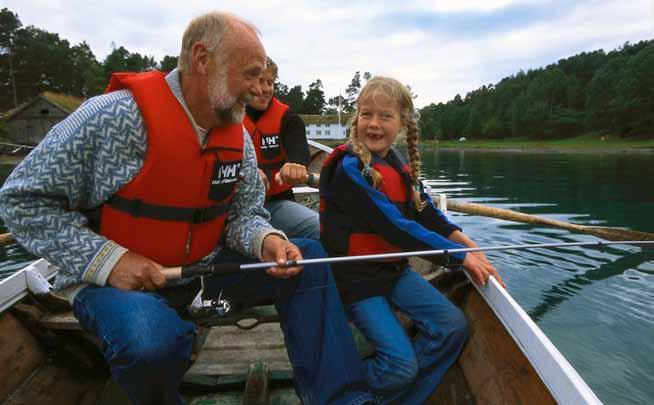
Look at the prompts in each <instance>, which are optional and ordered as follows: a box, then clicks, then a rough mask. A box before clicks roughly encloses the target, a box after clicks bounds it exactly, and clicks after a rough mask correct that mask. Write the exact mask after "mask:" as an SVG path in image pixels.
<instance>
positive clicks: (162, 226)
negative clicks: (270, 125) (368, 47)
mask: <svg viewBox="0 0 654 405" xmlns="http://www.w3.org/2000/svg"><path fill="white" fill-rule="evenodd" d="M265 63H266V54H265V51H264V48H263V46H262V44H261V42H260V39H259V37H258V34H257V31H256V28H254V27H253V26H252V25H251V24H249V23H247V22H246V21H244V20H242V19H240V18H238V17H236V16H233V15H230V14H226V13H220V12H213V13H209V14H206V15H203V16H200V17H198V18H196V19H195V20H193V21H192V22H191V23H190V25H189V26H188V28H187V29H186V32H185V33H184V37H183V40H182V50H181V54H180V59H179V66H178V69H176V70H173V71H172V72H170V73H169V74H168V75H164V74H162V73H160V72H147V73H139V74H116V75H114V76H113V77H112V78H111V82H110V84H109V87H108V90H107V93H106V94H104V95H101V96H98V97H94V98H92V99H90V100H88V101H87V102H86V103H84V104H83V105H82V106H81V107H80V108H79V109H78V110H77V111H75V112H74V113H73V114H71V115H70V116H69V117H68V118H67V119H66V120H64V121H63V122H62V123H60V124H59V125H57V126H56V127H54V128H53V129H52V130H51V131H50V133H49V134H48V135H47V136H46V138H45V140H44V141H43V142H42V143H41V144H40V145H39V146H38V147H37V148H36V149H35V150H34V151H33V152H32V153H31V154H30V155H29V156H28V157H27V158H26V159H25V160H24V161H23V162H22V163H21V164H20V165H18V166H17V167H16V169H15V170H14V172H13V173H12V174H11V176H10V177H9V178H8V180H7V181H6V183H5V185H4V187H3V188H2V190H1V191H0V215H1V216H2V218H3V219H4V221H5V223H6V224H7V226H8V227H9V228H10V229H11V231H12V232H13V233H14V235H15V236H16V239H17V240H18V241H19V242H20V243H21V244H22V245H23V246H24V247H26V248H27V249H28V250H29V251H31V252H32V253H34V254H36V255H39V256H42V257H44V258H46V259H47V260H48V261H50V262H51V263H53V264H55V265H57V266H58V267H59V269H60V272H59V275H58V277H57V280H56V283H55V288H56V290H58V291H59V292H60V293H62V294H64V295H66V296H67V297H68V298H69V300H70V302H71V304H72V306H73V311H74V313H75V316H76V317H77V318H78V319H79V321H80V323H81V324H82V326H83V327H84V328H85V329H86V330H88V331H89V332H91V333H93V334H95V335H96V336H97V337H98V338H99V339H100V340H101V342H102V346H103V350H104V355H105V358H106V360H107V362H108V364H109V366H110V368H111V373H112V377H113V379H114V380H115V381H116V382H117V383H118V385H119V386H120V387H122V389H124V390H125V392H126V393H127V395H128V396H129V398H130V400H131V402H132V403H134V404H180V403H183V400H182V398H181V396H180V395H179V392H178V387H179V384H180V381H181V378H182V376H183V374H184V372H185V371H186V369H187V368H188V367H189V365H190V355H191V347H192V342H193V339H194V335H195V330H196V328H195V325H194V324H193V323H191V322H188V321H186V320H183V319H182V318H181V317H180V316H179V314H178V312H177V311H176V310H177V309H179V308H183V307H184V305H187V304H188V303H189V302H188V301H190V298H192V297H193V296H195V295H196V294H197V293H198V291H199V285H198V284H199V283H197V282H196V281H193V282H186V283H178V284H172V283H170V282H167V281H166V279H165V277H164V276H163V274H162V271H161V270H162V269H163V268H164V267H168V266H182V265H189V264H193V263H204V264H208V263H212V262H214V263H215V262H221V261H225V260H232V261H233V260H237V261H241V262H243V261H248V260H250V261H251V260H256V259H258V260H262V261H275V262H277V263H282V262H284V261H286V260H289V259H301V258H302V257H316V256H320V255H324V252H323V250H322V248H321V247H320V245H319V244H318V243H317V242H314V241H307V240H297V241H294V242H295V243H292V242H290V241H288V240H287V238H286V236H285V235H284V234H283V233H282V232H281V231H278V230H275V229H273V228H272V227H271V226H270V224H269V223H268V222H267V219H268V218H269V217H268V213H267V212H266V211H265V210H264V209H263V201H264V190H263V184H262V182H261V179H260V178H259V175H258V173H257V164H256V160H255V153H254V149H253V146H252V142H251V140H250V138H249V137H248V136H247V133H246V132H245V131H244V129H243V127H242V124H241V121H242V119H243V116H244V113H245V106H246V105H247V103H248V101H249V100H250V99H251V98H252V97H254V96H257V95H259V94H260V93H261V89H260V85H259V77H260V75H261V73H262V72H263V70H264V69H265V67H266V65H265ZM209 285H210V286H211V288H212V289H213V290H214V292H216V291H217V290H222V291H223V294H224V296H229V297H230V298H232V299H234V300H236V301H238V302H240V303H241V304H243V305H251V304H255V303H259V302H261V301H262V300H272V301H274V302H275V305H276V307H277V310H278V312H279V314H280V317H281V319H282V322H281V325H282V329H283V332H284V336H285V341H286V344H287V349H288V353H289V358H290V360H291V363H292V365H293V368H294V371H295V382H296V391H297V393H298V395H299V397H300V398H301V399H302V401H303V402H304V403H305V404H324V403H339V404H350V403H351V404H361V403H364V402H365V401H368V400H370V399H371V397H370V395H369V393H368V392H367V389H366V387H365V384H364V383H363V377H362V375H361V364H360V360H359V357H358V354H357V352H356V349H355V347H354V343H353V339H352V336H351V334H350V330H349V328H348V325H347V322H346V319H345V317H344V314H343V308H342V304H341V302H340V299H339V296H338V293H337V292H336V290H335V286H334V282H333V279H332V275H331V271H330V269H329V267H327V266H312V267H307V268H305V269H302V268H299V267H293V268H278V267H274V268H270V269H268V270H266V271H265V272H264V271H261V272H251V273H247V274H239V275H236V276H229V277H227V276H225V277H218V278H215V279H213V280H212V281H211V283H209ZM205 290H206V288H205Z"/></svg>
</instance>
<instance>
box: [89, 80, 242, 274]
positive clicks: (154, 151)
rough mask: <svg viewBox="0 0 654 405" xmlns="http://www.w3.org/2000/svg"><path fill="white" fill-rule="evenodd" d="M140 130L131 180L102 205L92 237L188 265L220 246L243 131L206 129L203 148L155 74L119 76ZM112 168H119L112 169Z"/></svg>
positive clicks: (116, 85) (113, 84)
mask: <svg viewBox="0 0 654 405" xmlns="http://www.w3.org/2000/svg"><path fill="white" fill-rule="evenodd" d="M124 88H127V89H129V90H131V92H132V94H133V95H134V99H135V100H136V103H137V104H138V107H139V110H140V111H141V114H142V116H143V120H144V122H145V126H146V128H147V133H148V135H147V137H148V138H147V142H148V145H147V152H146V156H145V160H144V162H143V167H142V168H141V171H140V172H139V173H138V175H137V176H136V177H135V178H134V179H133V180H132V181H130V182H129V183H128V184H126V185H125V186H123V187H122V188H121V189H120V190H119V191H118V193H116V194H115V195H114V196H112V198H111V199H110V200H109V201H107V202H106V203H105V204H104V205H103V206H102V207H101V217H100V228H99V232H100V233H101V234H102V235H104V236H106V237H107V238H109V239H111V240H113V241H115V242H116V243H118V244H120V245H122V246H124V247H126V248H127V249H129V250H131V251H134V252H136V253H139V254H141V255H143V256H145V257H148V258H150V259H152V260H154V261H156V262H157V263H159V264H161V265H164V266H179V265H185V264H189V263H192V262H195V261H197V260H199V259H201V258H203V257H204V256H206V255H208V254H209V253H211V251H212V250H213V249H214V248H216V246H217V245H218V244H219V243H220V242H221V240H222V237H223V231H224V228H225V220H226V218H227V210H228V208H229V205H230V203H231V201H232V198H233V196H234V193H235V191H236V183H237V181H238V178H239V173H240V167H241V163H242V161H243V127H242V125H240V124H233V125H228V126H226V127H222V128H218V129H213V130H211V132H210V133H209V135H208V138H207V144H206V146H205V147H204V148H202V146H201V145H200V143H199V141H198V137H197V135H196V132H195V129H194V128H193V125H192V123H191V121H190V120H189V118H188V117H187V115H186V113H185V112H184V110H183V108H182V106H181V105H180V103H179V101H178V100H177V99H176V98H175V96H174V94H173V93H172V91H171V90H170V88H169V87H168V84H167V82H166V79H165V76H164V74H163V73H161V72H156V71H154V72H147V73H118V74H114V75H112V77H111V81H110V83H109V86H108V88H107V90H106V91H107V92H110V91H115V90H120V89H124ZM117 169H118V168H117Z"/></svg>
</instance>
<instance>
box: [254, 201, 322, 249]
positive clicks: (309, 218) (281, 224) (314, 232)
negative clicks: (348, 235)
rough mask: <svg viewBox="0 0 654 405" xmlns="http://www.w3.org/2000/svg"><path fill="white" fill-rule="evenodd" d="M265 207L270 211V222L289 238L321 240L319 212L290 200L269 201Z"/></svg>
mask: <svg viewBox="0 0 654 405" xmlns="http://www.w3.org/2000/svg"><path fill="white" fill-rule="evenodd" d="M263 207H264V208H265V209H267V210H268V212H270V215H271V219H270V224H271V225H272V226H273V227H274V228H275V229H280V230H282V231H284V233H285V234H286V235H287V236H288V237H289V238H306V239H313V240H320V219H319V216H318V213H317V212H316V211H313V210H311V209H309V208H307V207H305V206H304V205H302V204H299V203H296V202H295V201H290V200H273V201H267V202H266V203H265V204H264V205H263Z"/></svg>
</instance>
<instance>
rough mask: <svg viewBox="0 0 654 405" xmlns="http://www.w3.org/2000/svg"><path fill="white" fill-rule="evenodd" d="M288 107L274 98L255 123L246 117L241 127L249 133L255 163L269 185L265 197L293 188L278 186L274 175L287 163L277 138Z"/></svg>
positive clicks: (287, 185) (286, 185) (282, 147)
mask: <svg viewBox="0 0 654 405" xmlns="http://www.w3.org/2000/svg"><path fill="white" fill-rule="evenodd" d="M288 108H289V107H288V106H287V105H286V104H284V103H282V102H280V101H279V100H277V99H276V98H274V97H273V98H272V100H271V101H270V105H269V106H268V109H267V110H266V111H265V112H264V113H263V115H261V117H260V118H259V119H258V120H257V122H256V123H255V122H253V121H252V120H251V119H250V117H248V116H246V117H245V119H244V120H243V125H245V128H246V129H247V130H248V132H249V133H250V137H251V138H252V143H254V147H255V149H256V151H257V162H258V164H259V168H260V169H261V170H263V172H264V173H265V174H266V177H267V178H268V182H269V183H270V188H269V189H268V191H267V192H266V197H270V196H274V195H277V194H280V193H283V192H285V191H288V190H290V189H292V188H293V186H292V185H290V184H288V183H282V185H281V186H280V185H278V184H277V182H276V181H275V174H277V172H279V170H280V169H281V168H282V166H284V163H286V162H288V155H286V151H285V150H284V146H283V145H282V142H281V137H280V136H279V131H280V129H281V124H282V117H283V116H284V114H285V113H286V111H287V110H288Z"/></svg>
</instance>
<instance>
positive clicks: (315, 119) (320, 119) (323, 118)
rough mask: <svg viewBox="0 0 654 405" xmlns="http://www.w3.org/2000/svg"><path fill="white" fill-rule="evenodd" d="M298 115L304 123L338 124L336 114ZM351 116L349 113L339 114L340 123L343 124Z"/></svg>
mask: <svg viewBox="0 0 654 405" xmlns="http://www.w3.org/2000/svg"><path fill="white" fill-rule="evenodd" d="M300 117H301V118H302V121H304V123H305V124H306V125H311V124H338V115H336V114H331V115H311V114H301V115H300ZM351 117H352V115H351V114H341V124H342V125H343V126H345V125H346V124H347V122H348V121H349V120H350V118H351Z"/></svg>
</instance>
